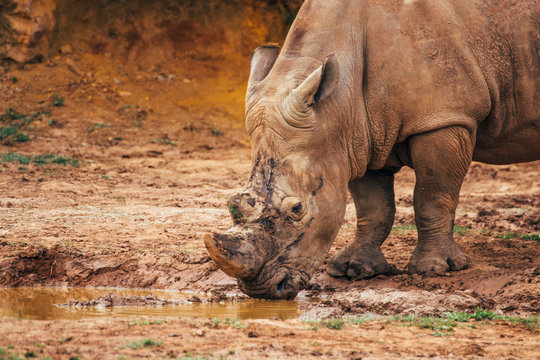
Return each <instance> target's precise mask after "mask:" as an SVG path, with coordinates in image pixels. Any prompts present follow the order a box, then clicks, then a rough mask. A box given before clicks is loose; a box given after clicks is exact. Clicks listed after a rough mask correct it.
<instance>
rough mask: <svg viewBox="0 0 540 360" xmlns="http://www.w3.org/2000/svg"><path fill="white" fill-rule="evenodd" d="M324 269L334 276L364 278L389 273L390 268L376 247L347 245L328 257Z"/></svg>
mask: <svg viewBox="0 0 540 360" xmlns="http://www.w3.org/2000/svg"><path fill="white" fill-rule="evenodd" d="M326 271H327V272H328V274H330V275H331V276H334V277H349V278H351V279H366V278H370V277H373V276H377V275H380V274H389V273H391V272H392V268H391V267H390V265H389V264H388V262H387V261H386V258H385V257H384V255H383V253H382V251H381V250H380V249H379V248H378V247H377V248H366V247H361V248H357V247H354V246H347V247H346V248H345V249H343V250H342V251H341V252H340V253H338V254H335V255H334V256H332V257H331V258H330V259H328V265H327V267H326Z"/></svg>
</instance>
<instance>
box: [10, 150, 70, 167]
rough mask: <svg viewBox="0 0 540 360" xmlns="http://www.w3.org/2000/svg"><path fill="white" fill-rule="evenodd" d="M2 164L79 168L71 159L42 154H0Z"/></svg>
mask: <svg viewBox="0 0 540 360" xmlns="http://www.w3.org/2000/svg"><path fill="white" fill-rule="evenodd" d="M3 162H18V163H19V164H22V165H28V164H30V163H34V164H36V165H48V164H58V165H69V166H73V167H75V166H79V160H78V159H76V158H73V157H68V156H61V155H57V154H42V155H30V156H26V155H20V154H17V153H5V154H0V163H3Z"/></svg>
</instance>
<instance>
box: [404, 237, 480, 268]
mask: <svg viewBox="0 0 540 360" xmlns="http://www.w3.org/2000/svg"><path fill="white" fill-rule="evenodd" d="M469 264H470V259H469V256H467V254H465V253H464V252H463V250H461V249H460V248H459V246H458V245H457V244H456V243H454V242H452V243H451V245H450V246H448V247H446V248H445V249H444V251H441V249H438V251H422V250H419V248H418V247H417V248H416V249H414V251H413V254H412V256H411V259H410V261H409V265H407V269H408V272H409V273H411V274H432V275H441V274H444V273H446V272H448V271H458V270H463V269H466V268H468V267H469Z"/></svg>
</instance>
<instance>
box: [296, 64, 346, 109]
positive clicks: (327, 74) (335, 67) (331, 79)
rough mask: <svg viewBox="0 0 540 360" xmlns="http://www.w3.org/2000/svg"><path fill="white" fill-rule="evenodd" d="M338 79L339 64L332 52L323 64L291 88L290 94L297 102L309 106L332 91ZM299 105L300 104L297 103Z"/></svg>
mask: <svg viewBox="0 0 540 360" xmlns="http://www.w3.org/2000/svg"><path fill="white" fill-rule="evenodd" d="M338 81H339V64H338V61H337V56H336V55H335V54H332V55H330V56H328V57H327V58H326V61H325V62H324V65H323V66H321V67H319V68H318V69H317V70H315V71H314V72H313V73H311V75H309V76H308V78H307V79H306V80H304V82H303V83H302V84H301V85H300V86H298V87H297V88H296V89H294V90H293V93H292V96H293V97H294V98H295V100H296V101H297V102H301V103H302V104H303V105H307V106H311V105H312V104H313V103H314V102H316V101H320V100H323V99H324V98H326V97H327V96H328V95H330V94H331V93H332V91H334V89H335V88H336V86H337V84H338ZM297 105H301V104H297Z"/></svg>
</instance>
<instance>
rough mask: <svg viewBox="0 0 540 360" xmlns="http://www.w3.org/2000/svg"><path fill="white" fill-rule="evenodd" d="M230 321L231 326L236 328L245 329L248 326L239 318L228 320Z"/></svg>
mask: <svg viewBox="0 0 540 360" xmlns="http://www.w3.org/2000/svg"><path fill="white" fill-rule="evenodd" d="M228 323H229V326H230V327H232V328H235V329H243V328H245V327H246V324H244V323H243V322H241V321H240V320H238V319H232V320H228Z"/></svg>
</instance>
